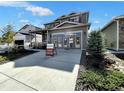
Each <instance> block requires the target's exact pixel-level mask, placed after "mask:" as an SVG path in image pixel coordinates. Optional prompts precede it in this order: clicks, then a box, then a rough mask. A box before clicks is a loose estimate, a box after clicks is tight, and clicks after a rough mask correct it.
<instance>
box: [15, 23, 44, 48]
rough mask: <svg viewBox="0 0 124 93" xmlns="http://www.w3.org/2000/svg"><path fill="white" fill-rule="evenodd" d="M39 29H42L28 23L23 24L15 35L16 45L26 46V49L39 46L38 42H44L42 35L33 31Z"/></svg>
mask: <svg viewBox="0 0 124 93" xmlns="http://www.w3.org/2000/svg"><path fill="white" fill-rule="evenodd" d="M39 30H41V29H40V28H39V27H36V26H33V25H28V24H27V25H25V26H23V27H22V28H21V29H20V30H19V31H18V32H16V35H15V36H14V45H15V47H24V48H25V49H29V48H32V47H34V46H35V47H38V44H41V43H42V35H41V34H35V33H31V32H32V31H39Z"/></svg>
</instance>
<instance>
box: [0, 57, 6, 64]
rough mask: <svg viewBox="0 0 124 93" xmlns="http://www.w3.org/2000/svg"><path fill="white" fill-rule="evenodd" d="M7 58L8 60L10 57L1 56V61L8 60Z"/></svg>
mask: <svg viewBox="0 0 124 93" xmlns="http://www.w3.org/2000/svg"><path fill="white" fill-rule="evenodd" d="M6 60H8V58H7V57H4V56H0V63H1V62H4V61H6Z"/></svg>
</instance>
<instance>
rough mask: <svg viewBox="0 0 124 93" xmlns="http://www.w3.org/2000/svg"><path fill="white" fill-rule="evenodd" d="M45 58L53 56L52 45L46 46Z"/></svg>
mask: <svg viewBox="0 0 124 93" xmlns="http://www.w3.org/2000/svg"><path fill="white" fill-rule="evenodd" d="M46 56H54V44H47V47H46Z"/></svg>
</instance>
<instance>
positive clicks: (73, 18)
mask: <svg viewBox="0 0 124 93" xmlns="http://www.w3.org/2000/svg"><path fill="white" fill-rule="evenodd" d="M70 21H72V22H79V17H78V16H77V17H71V18H70Z"/></svg>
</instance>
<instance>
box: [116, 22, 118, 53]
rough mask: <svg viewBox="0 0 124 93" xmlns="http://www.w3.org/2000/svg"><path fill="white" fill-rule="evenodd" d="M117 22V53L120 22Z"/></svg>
mask: <svg viewBox="0 0 124 93" xmlns="http://www.w3.org/2000/svg"><path fill="white" fill-rule="evenodd" d="M116 22H117V51H118V50H119V20H117V21H116Z"/></svg>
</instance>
